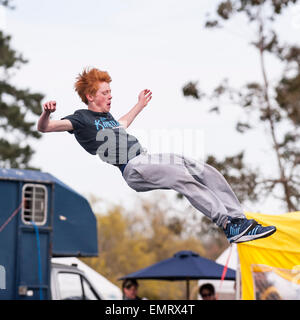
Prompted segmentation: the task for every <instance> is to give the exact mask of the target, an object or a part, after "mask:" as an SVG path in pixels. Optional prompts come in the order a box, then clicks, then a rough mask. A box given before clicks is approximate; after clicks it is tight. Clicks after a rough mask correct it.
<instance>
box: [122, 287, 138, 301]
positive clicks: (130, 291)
mask: <svg viewBox="0 0 300 320" xmlns="http://www.w3.org/2000/svg"><path fill="white" fill-rule="evenodd" d="M124 294H125V296H126V297H127V298H129V299H135V298H136V295H137V287H136V286H131V287H130V288H124Z"/></svg>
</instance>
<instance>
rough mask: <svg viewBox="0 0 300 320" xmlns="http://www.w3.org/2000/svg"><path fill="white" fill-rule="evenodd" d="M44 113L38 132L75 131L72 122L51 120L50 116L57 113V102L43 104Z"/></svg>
mask: <svg viewBox="0 0 300 320" xmlns="http://www.w3.org/2000/svg"><path fill="white" fill-rule="evenodd" d="M43 109H44V110H43V113H42V114H41V116H40V119H39V121H38V131H40V132H59V131H70V130H73V126H72V123H71V121H70V120H67V119H64V120H50V114H51V113H52V112H55V111H56V102H55V101H49V102H46V103H44V104H43Z"/></svg>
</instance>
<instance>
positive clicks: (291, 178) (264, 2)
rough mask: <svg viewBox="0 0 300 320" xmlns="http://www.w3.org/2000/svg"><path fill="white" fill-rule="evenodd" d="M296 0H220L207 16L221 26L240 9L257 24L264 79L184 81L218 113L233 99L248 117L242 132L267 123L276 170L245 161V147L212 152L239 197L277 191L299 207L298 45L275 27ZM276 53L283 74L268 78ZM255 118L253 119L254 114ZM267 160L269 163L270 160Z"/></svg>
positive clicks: (255, 42) (188, 92) (290, 206)
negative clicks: (207, 83) (207, 89)
mask: <svg viewBox="0 0 300 320" xmlns="http://www.w3.org/2000/svg"><path fill="white" fill-rule="evenodd" d="M296 2H297V0H281V1H280V0H226V1H220V2H219V4H218V7H217V10H216V17H215V18H212V19H211V18H209V19H208V20H207V21H206V24H205V26H206V27H207V28H211V29H216V28H222V27H224V25H226V23H227V22H228V21H229V20H232V19H234V17H235V16H237V15H243V16H244V17H246V19H247V22H248V24H249V25H251V26H252V25H253V26H254V27H255V30H256V38H255V39H252V40H251V42H250V45H251V46H253V47H254V48H255V49H256V50H257V52H258V54H259V55H258V56H259V61H258V62H259V67H260V70H261V74H262V79H263V81H262V82H261V83H260V82H258V81H257V82H251V83H247V84H246V85H244V86H243V87H242V88H239V89H236V88H233V87H231V85H230V84H229V81H228V80H227V79H224V80H223V81H222V83H220V84H219V85H218V86H217V87H216V88H215V89H214V90H213V91H212V92H211V93H208V94H206V93H203V92H201V90H200V89H199V88H198V84H197V82H189V83H187V84H186V85H185V86H184V87H183V94H184V96H190V97H193V98H194V99H198V100H201V99H207V100H209V102H211V103H212V106H211V107H210V109H209V112H215V113H216V114H218V115H220V114H221V111H222V112H223V108H221V107H220V106H221V102H222V101H223V100H224V99H229V100H228V101H229V102H230V103H231V104H234V105H236V106H238V107H239V108H241V109H242V110H243V111H244V118H245V119H244V120H243V121H238V123H236V130H237V132H238V133H240V134H244V133H246V132H248V131H249V130H254V129H256V130H259V128H260V127H262V126H263V127H264V128H265V130H266V131H267V133H268V135H269V138H270V141H271V143H270V148H271V150H272V151H273V154H274V156H275V159H276V167H277V176H275V177H274V176H266V175H265V174H264V173H262V172H261V171H259V170H258V169H257V168H252V167H251V166H250V165H248V164H246V163H245V158H244V154H245V151H241V152H240V153H239V154H238V155H234V156H229V157H226V158H225V160H223V161H218V160H217V159H216V158H215V157H214V156H213V155H210V156H208V158H207V162H208V163H209V164H212V165H213V166H215V167H217V168H218V169H219V170H220V171H221V173H222V174H223V175H224V176H225V178H226V179H227V180H228V182H229V183H230V185H231V186H232V188H233V190H234V191H235V192H236V194H237V196H238V198H239V200H240V201H241V202H243V201H245V200H250V201H252V202H254V201H257V200H260V199H264V198H266V197H268V196H273V197H275V198H278V199H280V201H281V203H282V204H284V206H285V208H286V210H288V211H296V210H297V208H299V204H300V173H299V167H300V149H299V137H300V130H299V124H300V47H298V46H296V45H288V44H281V43H280V41H279V38H278V35H277V33H276V31H275V28H274V23H275V22H276V18H277V17H278V16H279V15H280V14H281V13H282V12H283V11H284V10H285V9H286V8H287V7H288V6H291V5H293V4H295V3H296ZM270 57H272V58H273V59H274V58H275V59H277V61H278V63H280V64H281V66H282V71H281V74H280V75H279V80H274V79H270V78H269V76H268V72H267V67H266V59H268V58H270ZM250 119H253V120H250ZM268 165H269V164H268Z"/></svg>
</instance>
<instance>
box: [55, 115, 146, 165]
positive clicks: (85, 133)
mask: <svg viewBox="0 0 300 320" xmlns="http://www.w3.org/2000/svg"><path fill="white" fill-rule="evenodd" d="M63 119H68V120H70V121H71V123H72V125H73V129H74V130H71V131H68V132H69V133H71V134H74V135H75V138H76V140H77V141H78V142H79V144H80V145H81V146H82V147H83V148H84V149H85V150H86V151H87V152H89V153H90V154H93V155H96V154H98V155H99V157H100V158H101V159H102V160H103V161H105V162H107V163H110V164H112V165H115V166H117V167H119V168H120V169H121V171H123V169H124V166H125V165H126V163H127V162H128V161H129V160H130V159H132V158H134V157H135V156H137V155H138V154H140V153H141V151H142V146H141V144H140V143H139V141H138V140H137V138H136V137H134V136H132V135H130V134H128V133H127V132H126V131H125V129H124V128H123V127H122V126H121V125H120V123H119V122H118V121H116V120H115V119H114V118H113V116H112V115H111V114H110V113H109V112H107V113H105V112H95V111H92V110H89V109H79V110H76V111H75V112H74V113H73V114H71V115H68V116H66V117H63V118H61V120H63Z"/></svg>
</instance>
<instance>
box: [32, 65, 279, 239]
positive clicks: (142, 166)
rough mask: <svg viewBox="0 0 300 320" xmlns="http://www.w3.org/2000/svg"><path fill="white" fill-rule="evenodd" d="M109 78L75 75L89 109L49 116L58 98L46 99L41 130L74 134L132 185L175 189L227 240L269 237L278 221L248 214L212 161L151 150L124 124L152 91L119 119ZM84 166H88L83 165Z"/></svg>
mask: <svg viewBox="0 0 300 320" xmlns="http://www.w3.org/2000/svg"><path fill="white" fill-rule="evenodd" d="M110 82H111V77H110V76H109V74H108V73H107V72H106V71H101V70H99V69H96V68H93V69H91V70H89V69H86V70H84V71H83V72H82V73H81V74H79V76H78V77H77V81H76V83H75V90H76V91H77V93H78V94H79V96H80V98H81V99H82V101H83V102H84V103H85V104H86V106H87V109H78V110H76V111H75V112H74V113H73V114H71V115H68V116H65V117H63V118H61V119H60V120H50V114H51V113H52V112H55V110H56V101H49V102H46V103H45V104H44V105H43V107H44V110H43V113H42V114H41V116H40V119H39V121H38V130H39V131H40V132H59V131H68V132H69V133H71V134H74V136H75V138H76V140H77V142H78V143H79V144H80V145H81V146H82V147H83V148H84V149H85V150H86V151H87V152H89V153H90V154H92V155H98V156H99V157H100V159H101V160H103V161H105V162H107V163H109V164H111V165H114V166H115V167H117V168H119V169H120V171H121V173H122V176H123V178H124V179H125V181H126V183H127V184H128V186H129V187H130V188H132V189H134V190H135V191H137V192H144V191H150V190H156V189H172V190H175V191H177V192H178V193H181V194H182V195H183V196H185V198H186V199H187V200H188V201H189V202H190V203H191V204H192V206H194V207H195V208H196V209H197V210H199V211H200V212H202V213H203V214H204V215H206V216H207V217H208V218H209V219H210V220H212V221H213V222H214V223H215V224H216V225H217V226H219V227H220V228H221V229H222V230H223V231H224V233H225V235H226V237H227V239H228V241H229V243H239V242H245V241H251V240H256V239H260V238H264V237H268V236H270V235H271V234H273V233H274V232H275V231H276V227H274V226H262V225H260V224H258V223H257V222H256V221H255V220H254V219H250V220H248V219H247V218H246V216H245V215H244V213H243V208H242V206H241V204H240V202H239V200H238V199H237V197H236V195H235V194H234V192H233V191H232V189H231V187H230V186H229V184H228V183H227V181H226V180H225V178H224V177H223V176H222V175H221V174H220V172H218V171H217V170H216V169H215V168H213V167H212V166H210V165H208V164H207V163H203V162H200V161H194V160H193V159H190V158H187V157H185V156H183V155H180V154H174V153H158V154H148V153H147V151H146V150H145V149H144V148H143V147H142V146H141V144H140V142H139V141H138V140H137V138H136V137H134V136H132V135H130V134H128V133H127V132H126V130H125V129H126V128H128V127H129V125H130V124H131V123H132V122H133V120H134V119H135V118H136V116H137V115H138V114H139V113H140V112H141V111H142V110H143V109H144V108H145V107H146V106H147V105H148V103H149V102H150V100H151V98H152V92H151V91H150V90H149V89H145V90H142V91H141V92H140V93H139V95H138V102H137V103H136V104H135V105H134V107H133V108H132V109H131V110H129V112H128V113H126V114H125V115H124V116H122V117H121V118H120V119H119V120H116V119H114V117H113V116H112V114H111V113H110V109H111V102H112V94H111V89H110ZM128 86H129V84H128ZM186 116H187V117H188V112H186ZM67 161H71V159H70V160H66V162H67ZM82 167H83V170H84V164H83V166H82Z"/></svg>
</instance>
